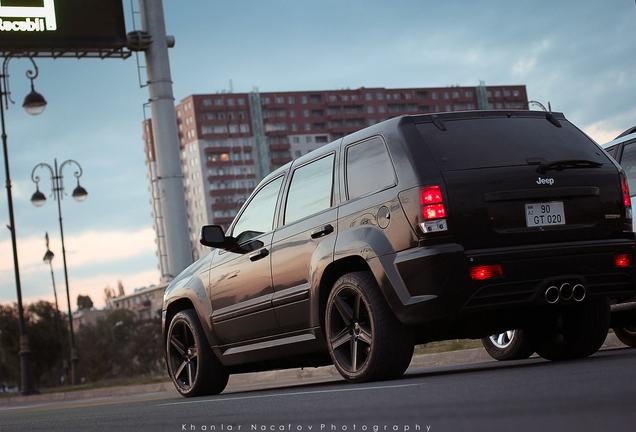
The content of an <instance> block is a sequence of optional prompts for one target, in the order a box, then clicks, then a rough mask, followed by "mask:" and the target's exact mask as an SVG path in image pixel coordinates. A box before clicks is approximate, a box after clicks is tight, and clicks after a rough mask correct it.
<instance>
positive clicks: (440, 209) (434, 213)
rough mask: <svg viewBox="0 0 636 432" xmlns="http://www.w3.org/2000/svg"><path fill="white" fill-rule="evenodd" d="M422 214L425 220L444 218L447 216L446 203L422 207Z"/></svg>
mask: <svg viewBox="0 0 636 432" xmlns="http://www.w3.org/2000/svg"><path fill="white" fill-rule="evenodd" d="M422 216H423V217H424V219H425V220H433V219H443V218H445V217H446V207H444V204H432V205H427V206H424V207H423V208H422Z"/></svg>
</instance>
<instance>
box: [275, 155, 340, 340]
mask: <svg viewBox="0 0 636 432" xmlns="http://www.w3.org/2000/svg"><path fill="white" fill-rule="evenodd" d="M335 160H336V153H335V152H331V153H329V154H327V155H322V156H319V157H317V158H316V159H314V160H311V161H309V162H307V163H304V164H302V165H300V166H298V167H294V170H293V172H292V174H291V180H290V182H289V186H288V188H287V194H286V199H284V201H283V205H282V207H281V209H282V210H281V213H282V226H281V227H279V228H278V229H277V230H276V231H275V232H274V239H273V241H272V277H273V282H274V296H273V306H274V311H275V313H276V317H277V319H278V322H279V324H280V331H281V332H283V333H288V332H292V331H297V330H304V329H307V328H308V327H309V326H310V325H309V322H310V297H309V296H310V288H311V286H312V284H313V286H317V284H318V281H315V280H314V281H312V280H310V277H311V275H312V274H314V272H313V270H315V268H316V266H320V265H323V266H326V265H327V264H328V263H330V262H331V261H332V260H333V250H334V245H335V241H336V221H337V217H338V212H337V208H336V207H335V205H334V204H335V198H334V187H335V182H334V178H335V177H334V176H335V174H334V168H335ZM317 274H321V272H317Z"/></svg>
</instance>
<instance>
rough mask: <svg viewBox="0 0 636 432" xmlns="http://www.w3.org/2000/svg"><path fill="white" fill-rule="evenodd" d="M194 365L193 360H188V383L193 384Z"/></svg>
mask: <svg viewBox="0 0 636 432" xmlns="http://www.w3.org/2000/svg"><path fill="white" fill-rule="evenodd" d="M193 369H194V365H193V364H192V362H188V385H190V386H192V381H194V371H193Z"/></svg>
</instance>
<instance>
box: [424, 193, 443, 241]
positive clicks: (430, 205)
mask: <svg viewBox="0 0 636 432" xmlns="http://www.w3.org/2000/svg"><path fill="white" fill-rule="evenodd" d="M420 205H421V206H422V217H423V218H424V220H427V221H429V220H433V219H443V218H445V217H446V207H444V197H443V196H442V189H441V188H440V187H439V186H425V187H423V188H422V189H421V190H420ZM424 232H427V231H424Z"/></svg>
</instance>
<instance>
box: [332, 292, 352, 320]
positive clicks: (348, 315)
mask: <svg viewBox="0 0 636 432" xmlns="http://www.w3.org/2000/svg"><path fill="white" fill-rule="evenodd" d="M334 304H335V305H336V309H338V312H339V313H340V316H341V317H342V319H343V320H344V322H345V324H346V325H349V324H351V320H352V319H353V311H352V310H351V307H350V306H349V305H348V304H347V303H346V302H345V301H344V300H343V299H342V297H340V296H336V298H335V300H334Z"/></svg>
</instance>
